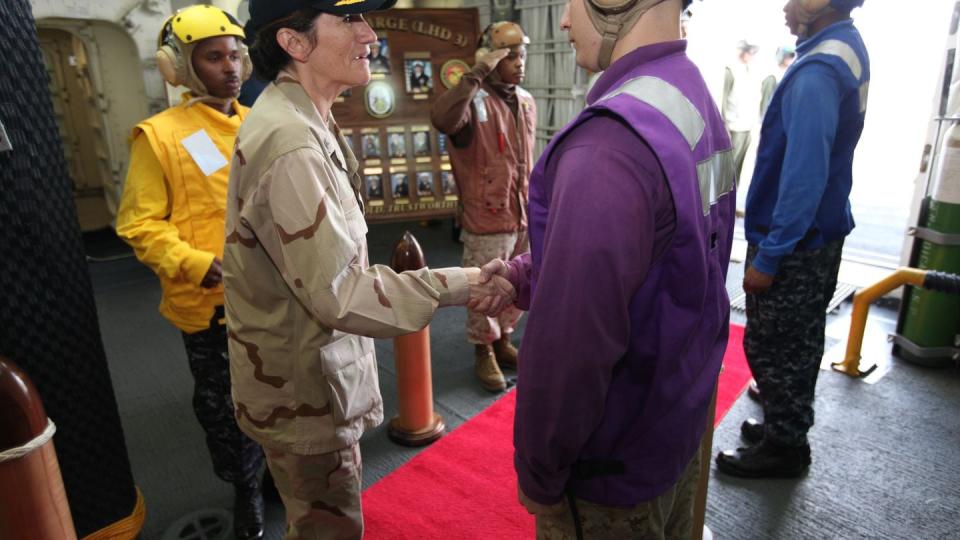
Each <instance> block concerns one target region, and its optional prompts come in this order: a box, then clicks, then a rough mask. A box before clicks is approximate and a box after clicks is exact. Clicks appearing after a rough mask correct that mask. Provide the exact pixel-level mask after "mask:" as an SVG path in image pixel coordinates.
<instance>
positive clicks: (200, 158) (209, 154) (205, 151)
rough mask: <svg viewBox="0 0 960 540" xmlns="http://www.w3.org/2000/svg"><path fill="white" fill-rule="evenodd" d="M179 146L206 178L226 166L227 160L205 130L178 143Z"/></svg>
mask: <svg viewBox="0 0 960 540" xmlns="http://www.w3.org/2000/svg"><path fill="white" fill-rule="evenodd" d="M180 144H182V145H183V147H184V148H186V149H187V152H188V153H189V154H190V157H191V158H193V162H194V163H196V164H197V167H200V170H201V171H203V174H205V175H207V176H210V175H211V174H213V173H215V172H217V171H219V170H220V169H222V168H224V167H226V166H227V158H225V157H224V156H223V154H222V153H221V152H220V149H219V148H217V145H215V144H213V140H212V139H210V136H209V135H207V132H206V131H205V130H202V129H201V130H200V131H197V132H196V133H194V134H193V135H190V136H189V137H187V138H185V139H183V140H182V141H180Z"/></svg>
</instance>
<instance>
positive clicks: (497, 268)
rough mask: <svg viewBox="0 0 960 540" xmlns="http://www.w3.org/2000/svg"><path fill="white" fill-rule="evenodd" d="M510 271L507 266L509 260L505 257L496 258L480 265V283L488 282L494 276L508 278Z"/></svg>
mask: <svg viewBox="0 0 960 540" xmlns="http://www.w3.org/2000/svg"><path fill="white" fill-rule="evenodd" d="M508 271H509V268H508V267H507V261H505V260H503V259H494V260H492V261H490V262H488V263H487V264H485V265H483V266H481V267H480V283H486V282H488V281H490V278H492V277H493V276H500V277H502V278H506V277H507V272H508Z"/></svg>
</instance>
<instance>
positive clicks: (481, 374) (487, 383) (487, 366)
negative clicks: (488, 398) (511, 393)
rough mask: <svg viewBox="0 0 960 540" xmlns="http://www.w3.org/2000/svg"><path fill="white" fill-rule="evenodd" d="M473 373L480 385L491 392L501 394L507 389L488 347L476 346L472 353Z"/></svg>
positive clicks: (490, 348)
mask: <svg viewBox="0 0 960 540" xmlns="http://www.w3.org/2000/svg"><path fill="white" fill-rule="evenodd" d="M474 357H475V363H474V367H473V369H474V372H475V373H476V374H477V378H478V379H480V385H481V386H483V387H484V388H486V389H487V390H489V391H491V392H502V391H504V390H506V389H507V380H506V379H504V378H503V373H502V372H501V371H500V367H499V366H497V358H496V357H495V356H494V355H493V347H491V346H490V345H477V347H476V351H475V352H474Z"/></svg>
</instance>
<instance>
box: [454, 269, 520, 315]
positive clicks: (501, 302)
mask: <svg viewBox="0 0 960 540" xmlns="http://www.w3.org/2000/svg"><path fill="white" fill-rule="evenodd" d="M465 270H466V272H467V283H469V285H470V300H469V301H468V302H467V307H468V308H470V309H471V310H473V311H476V312H478V313H482V314H484V315H486V316H487V317H495V316H497V315H499V314H500V312H501V311H503V310H504V309H505V308H506V307H507V306H510V305H512V304H513V302H514V300H515V299H516V296H517V293H516V291H515V290H514V289H513V285H511V284H510V282H509V281H507V280H506V279H504V278H503V277H501V276H492V277H488V278H486V281H481V280H482V279H483V277H482V274H481V272H480V270H479V269H477V268H468V269H465Z"/></svg>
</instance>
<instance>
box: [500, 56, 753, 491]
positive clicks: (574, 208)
mask: <svg viewBox="0 0 960 540" xmlns="http://www.w3.org/2000/svg"><path fill="white" fill-rule="evenodd" d="M685 50H686V43H685V42H670V43H661V44H656V45H651V46H647V47H643V48H640V49H637V50H635V51H633V52H631V53H630V54H628V55H626V56H624V57H623V58H621V59H619V60H618V61H617V62H615V63H614V64H613V65H612V66H611V67H610V68H609V69H608V70H607V71H606V72H605V73H604V75H603V76H602V77H601V78H600V80H599V81H598V82H597V84H596V86H595V87H594V89H593V90H592V91H591V93H590V96H588V103H590V106H589V107H588V108H587V109H585V110H584V112H583V113H581V114H580V116H578V117H577V118H576V119H575V120H574V121H573V122H572V123H571V124H570V125H569V126H568V127H567V128H566V129H565V130H564V131H562V132H561V133H559V134H557V135H556V136H555V137H554V139H553V141H552V143H551V145H550V146H548V148H547V149H546V150H545V151H544V153H543V156H542V157H541V159H540V162H539V163H538V164H537V167H536V168H535V170H534V172H533V175H532V178H531V184H530V226H531V227H530V241H531V253H530V254H529V255H528V256H524V257H522V258H518V259H515V260H514V261H512V262H511V264H510V274H511V276H510V277H511V280H512V281H513V282H514V284H515V286H516V287H517V288H518V290H519V291H520V301H519V302H518V304H520V305H521V307H527V306H525V305H524V304H528V305H529V309H530V318H529V320H528V322H527V326H526V330H525V333H524V339H523V344H522V347H521V351H520V356H521V361H520V373H519V376H518V385H517V411H516V424H515V430H514V445H515V448H516V456H515V465H516V469H517V476H518V480H519V483H520V487H521V488H522V489H523V491H524V493H526V494H527V496H529V497H530V498H531V499H533V500H535V501H537V502H539V503H541V504H552V503H556V502H558V501H560V500H561V498H562V496H563V493H564V490H565V489H566V487H567V484H568V481H572V480H571V468H572V467H573V466H574V465H575V464H576V463H577V462H583V461H585V460H616V461H619V462H621V463H623V464H624V466H625V473H623V474H618V475H610V476H604V477H597V478H592V479H587V480H574V481H572V485H573V489H574V491H575V493H576V495H577V496H578V497H580V498H582V499H585V500H588V501H591V502H595V503H599V504H604V505H610V506H632V505H635V504H637V503H639V502H642V501H646V500H649V499H652V498H654V497H656V496H658V495H660V494H661V493H663V492H664V491H665V490H666V489H668V488H669V487H670V486H671V485H672V484H674V483H675V482H676V481H677V480H678V479H679V477H680V474H681V473H682V471H683V469H684V467H685V466H686V464H687V463H688V462H689V460H690V459H691V458H692V457H693V454H694V452H696V451H697V448H698V444H699V442H700V438H701V436H702V434H703V431H704V429H705V427H706V423H707V418H706V416H707V410H708V408H709V404H710V398H711V396H712V394H713V390H714V387H715V385H716V380H717V375H718V374H719V371H720V363H721V361H722V358H723V353H724V350H725V348H726V342H727V333H728V328H727V324H728V320H729V307H730V306H729V299H728V298H727V293H726V289H725V278H726V269H727V264H728V262H729V256H730V246H731V241H732V237H733V220H734V205H735V197H734V196H733V193H732V192H733V189H734V186H733V172H732V159H731V158H730V141H729V138H728V137H727V134H726V130H725V129H724V126H723V121H722V119H721V118H720V114H719V112H718V111H717V107H716V105H715V104H714V102H713V100H712V99H711V98H710V95H709V93H708V92H707V89H706V86H705V84H704V82H703V79H702V77H701V76H700V73H699V71H697V68H696V67H695V66H694V65H693V64H692V63H691V62H690V61H689V59H688V58H687V56H686V54H685ZM661 111H663V112H661ZM597 124H600V125H601V126H603V130H602V131H600V130H597V129H596V125H597ZM618 128H619V129H618ZM658 163H659V166H658V165H657V164H658ZM664 177H665V180H664ZM701 186H702V188H703V189H702V190H701ZM664 188H668V189H664ZM701 191H702V192H703V196H702V197H701ZM665 209H666V212H665Z"/></svg>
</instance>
